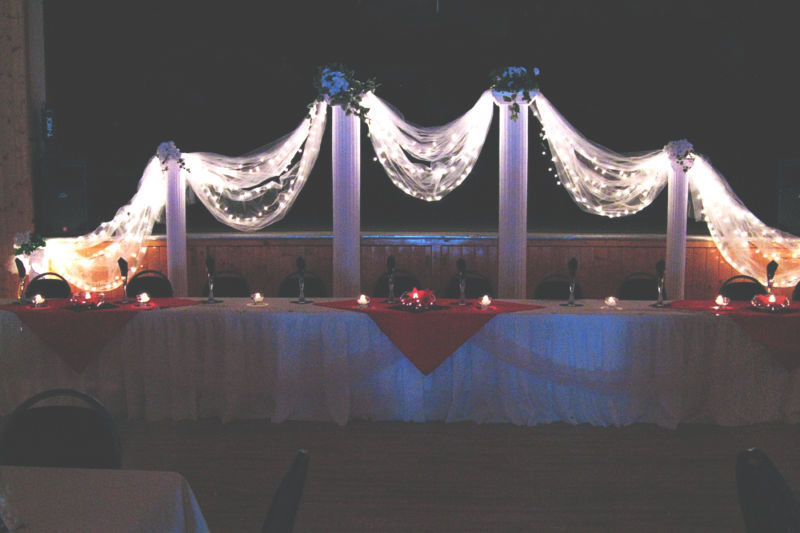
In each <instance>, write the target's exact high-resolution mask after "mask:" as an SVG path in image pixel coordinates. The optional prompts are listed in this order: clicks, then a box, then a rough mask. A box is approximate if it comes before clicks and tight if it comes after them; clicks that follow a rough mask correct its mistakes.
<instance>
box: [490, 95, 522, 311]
mask: <svg viewBox="0 0 800 533" xmlns="http://www.w3.org/2000/svg"><path fill="white" fill-rule="evenodd" d="M495 101H496V102H497V105H498V107H499V108H500V113H499V115H500V215H499V216H500V220H499V223H498V227H497V258H498V268H497V276H498V282H497V295H498V296H499V297H500V298H525V297H526V281H527V269H526V258H527V245H528V103H527V102H524V101H523V102H520V112H519V116H518V117H517V118H516V119H513V120H512V118H511V109H510V107H511V105H510V103H508V102H504V101H503V100H502V96H500V97H498V95H497V94H495Z"/></svg>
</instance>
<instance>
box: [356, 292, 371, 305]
mask: <svg viewBox="0 0 800 533" xmlns="http://www.w3.org/2000/svg"><path fill="white" fill-rule="evenodd" d="M356 303H357V304H358V305H360V306H361V307H366V306H368V305H369V297H368V296H367V295H366V294H362V295H361V296H359V297H358V299H357V300H356Z"/></svg>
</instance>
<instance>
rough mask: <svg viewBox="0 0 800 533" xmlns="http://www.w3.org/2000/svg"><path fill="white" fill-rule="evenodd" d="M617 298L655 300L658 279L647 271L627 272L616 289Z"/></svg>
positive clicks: (656, 297) (665, 297) (665, 296)
mask: <svg viewBox="0 0 800 533" xmlns="http://www.w3.org/2000/svg"><path fill="white" fill-rule="evenodd" d="M617 298H619V299H620V300H657V299H658V280H657V279H656V277H655V275H653V274H650V273H648V272H634V273H633V274H628V275H627V276H625V279H623V280H622V283H621V284H620V286H619V288H618V289H617ZM664 299H665V300H666V299H667V295H666V294H664Z"/></svg>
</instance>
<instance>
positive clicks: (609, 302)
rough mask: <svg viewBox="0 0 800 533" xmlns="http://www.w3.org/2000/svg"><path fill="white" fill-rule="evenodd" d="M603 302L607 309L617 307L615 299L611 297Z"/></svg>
mask: <svg viewBox="0 0 800 533" xmlns="http://www.w3.org/2000/svg"><path fill="white" fill-rule="evenodd" d="M603 302H605V304H606V305H607V306H608V307H616V306H617V299H616V298H614V297H613V296H609V297H607V298H606V299H605V300H603Z"/></svg>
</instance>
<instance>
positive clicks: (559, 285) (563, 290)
mask: <svg viewBox="0 0 800 533" xmlns="http://www.w3.org/2000/svg"><path fill="white" fill-rule="evenodd" d="M569 283H570V279H569V276H567V275H566V274H559V273H555V274H550V275H549V276H545V278H544V279H542V281H540V282H539V284H538V285H536V288H535V289H534V290H533V297H534V298H535V299H537V300H568V299H569ZM575 298H576V299H579V298H583V289H581V285H580V283H578V282H577V281H576V282H575Z"/></svg>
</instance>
